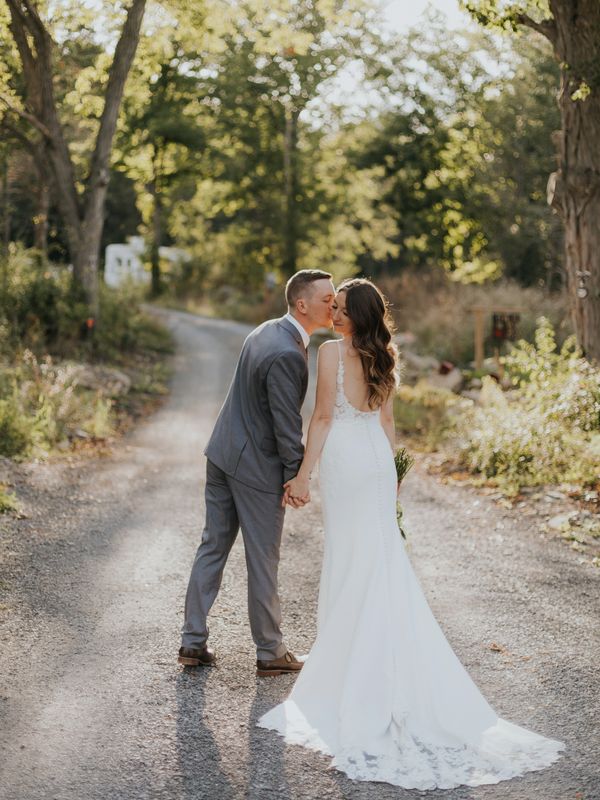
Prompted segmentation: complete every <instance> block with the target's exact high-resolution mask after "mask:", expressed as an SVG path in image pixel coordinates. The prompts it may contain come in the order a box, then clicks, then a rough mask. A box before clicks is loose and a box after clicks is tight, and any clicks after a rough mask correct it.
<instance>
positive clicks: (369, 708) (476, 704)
mask: <svg viewBox="0 0 600 800" xmlns="http://www.w3.org/2000/svg"><path fill="white" fill-rule="evenodd" d="M333 323H334V327H335V329H336V331H337V332H338V333H340V334H341V335H342V339H341V340H337V341H331V342H326V343H325V344H324V345H322V346H321V348H320V350H319V356H318V362H317V394H316V404H315V410H314V413H313V416H312V419H311V422H310V426H309V431H308V440H307V445H306V453H305V457H304V461H303V463H302V467H301V469H300V471H299V473H298V475H297V476H296V478H294V479H293V480H292V481H290V482H289V483H288V484H286V495H285V496H284V500H285V499H289V498H292V499H294V498H296V499H297V500H299V501H300V502H301V501H302V498H306V497H307V495H308V492H309V479H310V474H311V472H312V470H313V468H314V466H315V465H316V463H317V461H318V460H319V458H320V466H319V482H320V489H321V498H322V507H323V518H324V527H325V552H324V560H323V569H322V574H321V583H320V589H319V605H318V614H317V638H316V640H315V643H314V645H313V647H312V649H311V651H310V654H309V656H308V658H307V660H306V663H305V664H304V667H303V669H302V672H301V673H300V674H299V677H298V679H297V681H296V684H295V686H294V688H293V690H292V692H291V694H290V695H289V697H288V699H287V700H286V701H285V702H283V703H281V704H280V705H278V706H276V707H275V708H273V709H272V710H271V711H269V712H268V713H266V714H265V715H263V716H262V717H261V718H260V720H259V721H258V725H259V726H260V727H263V728H269V729H272V730H275V731H277V732H278V733H280V734H282V735H283V736H284V737H285V740H286V741H287V742H290V743H293V744H301V745H304V746H305V747H309V748H311V749H314V750H318V751H321V752H322V753H325V754H327V755H329V756H331V757H332V762H331V763H332V766H334V767H336V768H337V769H339V770H342V771H343V772H345V773H346V774H347V775H348V776H349V777H350V778H353V779H355V780H363V781H385V782H388V783H391V784H395V785H397V786H402V787H405V788H407V789H412V788H414V789H434V788H442V789H447V788H451V787H454V786H459V785H461V784H464V785H467V786H479V785H481V784H487V783H497V782H498V781H501V780H505V779H507V778H512V777H514V776H516V775H522V774H524V773H525V772H528V771H530V770H538V769H542V768H544V767H546V766H548V765H549V764H552V763H553V762H554V761H556V760H557V759H558V758H559V751H560V750H562V749H563V748H564V745H563V744H562V742H559V741H556V740H554V739H546V738H544V737H543V736H540V735H538V734H536V733H533V732H531V731H529V730H526V729H525V728H521V727H519V726H517V725H514V724H512V723H511V722H508V721H506V720H504V719H502V718H500V717H498V715H497V714H496V712H495V711H494V710H493V708H491V706H490V705H489V704H488V703H487V701H486V700H485V698H484V697H483V696H482V694H481V693H480V692H479V690H478V688H477V687H476V686H475V684H474V683H473V681H472V680H471V678H470V677H469V675H468V674H467V672H466V670H465V669H464V667H463V666H462V664H461V663H460V662H459V660H458V658H457V657H456V655H455V654H454V652H453V650H452V649H451V647H450V645H449V644H448V642H447V641H446V638H445V636H444V634H443V633H442V631H441V629H440V628H439V626H438V624H437V622H436V620H435V618H434V616H433V614H432V612H431V610H430V608H429V606H428V604H427V601H426V599H425V596H424V595H423V592H422V590H421V587H420V585H419V583H418V581H417V579H416V577H415V574H414V572H413V570H412V567H411V564H410V562H409V559H408V557H407V555H406V551H405V548H404V543H403V540H402V537H401V536H400V533H399V531H398V526H397V522H396V494H397V483H396V471H395V466H394V458H393V448H394V419H393V394H394V388H395V384H396V377H395V376H396V353H395V350H394V347H393V345H392V344H391V332H390V324H389V321H388V315H387V309H386V304H385V301H384V298H383V296H382V294H381V292H380V291H379V290H378V289H377V287H376V286H374V285H373V284H372V283H371V282H370V281H367V280H363V279H354V280H349V281H346V282H344V283H343V284H342V285H341V286H340V287H339V290H338V293H337V295H336V301H335V305H334V312H333Z"/></svg>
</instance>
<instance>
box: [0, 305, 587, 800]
mask: <svg viewBox="0 0 600 800" xmlns="http://www.w3.org/2000/svg"><path fill="white" fill-rule="evenodd" d="M157 313H160V314H161V315H162V316H163V317H164V319H165V320H166V321H167V322H168V324H169V325H170V326H171V327H172V329H173V331H174V333H175V336H176V339H177V342H178V350H177V353H176V355H175V356H174V362H175V372H174V377H173V381H172V394H171V396H170V398H169V399H168V401H167V402H166V404H165V405H164V406H163V407H162V408H161V409H160V410H159V411H158V412H156V413H155V414H154V415H152V416H151V417H150V418H148V419H147V420H145V421H144V422H143V423H142V424H141V425H139V426H138V427H137V429H136V430H135V431H133V432H132V433H130V434H129V435H128V436H127V437H126V438H125V439H124V440H122V441H121V442H120V443H118V444H117V445H116V446H115V448H114V451H113V452H112V453H111V454H110V455H109V456H106V457H104V458H98V459H92V460H83V459H78V458H65V459H64V460H63V461H60V462H54V463H52V464H38V465H27V466H23V467H19V468H18V469H16V470H15V471H14V474H13V477H14V480H15V481H16V483H17V486H16V489H17V492H18V494H19V496H20V498H21V499H22V503H23V506H24V509H25V511H26V513H27V515H28V516H27V518H24V519H20V520H15V519H11V520H7V519H4V520H3V521H2V523H1V525H2V528H1V539H0V593H1V596H0V674H1V677H0V715H1V716H0V798H1V800H38V799H39V800H41V799H42V798H43V799H44V800H53V799H55V800H76V799H77V800H79V798H82V799H83V798H85V800H96V799H98V800H121V799H122V800H142V798H148V799H154V798H157V799H158V798H161V799H162V798H164V799H165V800H179V798H182V799H183V798H190V800H192V799H193V800H200V798H202V799H204V798H206V799H207V800H208V799H209V798H211V800H238V798H252V800H271V799H273V800H275V799H277V800H287V798H289V799H290V800H292V798H293V799H294V800H309V799H311V800H312V799H313V798H314V799H315V800H317V798H352V800H354V799H355V798H356V800H373V799H374V798H381V800H387V799H388V798H390V799H391V798H397V799H398V800H406V798H416V797H421V796H427V797H431V798H440V800H441V798H446V799H447V800H479V799H480V800H497V799H498V798H502V800H517V799H518V800H599V799H600V715H599V707H598V701H599V698H600V673H599V671H598V665H599V663H600V640H599V625H598V622H599V619H600V613H599V612H600V599H599V598H600V591H599V588H600V571H599V570H597V569H594V568H593V567H591V566H589V565H588V564H583V563H580V559H579V557H578V554H577V553H576V552H574V551H572V550H571V549H569V548H568V547H565V546H564V545H563V544H561V543H560V542H558V541H554V540H549V539H547V538H543V537H542V536H541V535H540V532H539V525H538V524H537V521H536V519H532V518H531V517H526V516H524V515H523V514H521V513H520V512H519V510H518V509H509V508H502V507H499V506H498V505H496V504H495V503H494V502H493V501H492V500H490V499H489V498H486V497H485V496H482V495H481V494H479V493H477V492H475V491H474V490H471V489H466V488H461V487H452V486H445V485H443V484H441V483H439V482H438V481H437V480H436V479H435V478H433V477H431V476H429V475H427V474H426V473H425V471H424V470H423V469H422V468H420V467H419V466H418V465H417V467H416V468H415V469H414V470H413V471H412V473H411V474H410V475H409V477H408V478H407V480H406V482H405V485H404V486H403V490H402V491H403V499H404V505H405V513H406V521H407V527H408V530H409V531H410V534H411V558H412V561H413V564H414V566H415V569H416V571H417V573H418V575H419V578H420V580H421V582H422V584H423V587H424V589H425V592H426V594H427V596H428V599H429V601H430V603H431V606H432V608H433V610H434V613H435V614H436V616H437V618H438V620H439V621H440V623H441V625H442V627H443V628H444V630H445V632H446V634H447V636H448V638H449V640H450V642H451V643H452V645H453V647H454V648H455V650H456V651H457V653H458V655H459V657H460V658H461V660H462V662H463V663H464V664H465V665H466V666H467V668H468V669H469V671H470V673H471V675H472V676H473V678H474V679H475V681H476V682H477V684H478V685H479V686H480V688H481V689H482V691H483V692H484V693H485V695H486V697H487V698H488V699H489V701H490V702H491V704H492V705H493V706H494V707H495V708H496V710H497V711H498V712H499V713H500V714H501V715H502V716H504V717H506V718H507V719H509V720H511V721H513V722H516V723H518V724H522V725H525V726H528V727H530V728H532V729H534V730H536V731H538V732H540V733H543V734H546V735H549V736H552V737H556V738H559V739H562V740H563V741H565V742H566V744H567V751H566V754H565V755H564V756H563V758H562V759H561V760H560V761H559V762H558V763H557V764H556V765H554V766H552V767H550V768H549V769H547V770H544V771H542V772H538V773H531V774H529V775H527V776H525V777H523V778H518V779H515V780H513V781H509V782H504V783H501V784H498V785H496V786H488V787H481V788H478V789H469V788H459V789H456V790H452V791H444V792H442V791H439V792H419V791H415V790H411V791H406V790H401V789H398V788H394V787H391V786H389V785H386V784H359V783H353V782H352V781H350V780H349V779H348V778H346V777H345V776H344V775H342V774H340V773H337V772H336V771H333V770H331V769H329V768H328V761H327V759H326V758H324V757H322V756H319V755H318V754H315V753H311V752H309V751H306V750H304V749H303V748H300V747H290V746H286V745H284V744H283V742H282V740H281V739H280V738H279V737H278V736H277V735H276V734H274V733H272V732H269V731H264V730H260V729H257V728H255V726H254V722H255V721H256V719H257V718H258V717H259V716H260V714H261V713H263V712H264V711H266V710H267V709H268V708H270V707H271V706H272V705H274V704H275V703H277V702H279V701H280V700H282V699H283V698H284V697H285V695H286V694H287V692H288V691H289V689H290V687H291V685H292V681H293V678H292V677H289V676H286V677H282V678H278V679H257V678H256V676H255V667H254V658H255V654H254V649H253V645H252V641H251V638H250V632H249V627H248V622H247V616H246V575H245V564H244V554H243V547H242V543H241V539H239V540H238V542H237V543H236V545H235V547H234V550H233V551H232V554H231V557H230V560H229V563H228V566H227V569H226V572H225V578H224V582H223V587H222V590H221V594H220V596H219V599H218V601H217V603H216V605H215V607H214V609H213V613H212V621H211V643H212V644H213V645H214V646H215V647H216V649H217V653H218V659H219V660H218V666H217V667H215V668H213V669H205V670H202V669H197V670H185V669H182V668H180V667H179V666H178V665H177V663H176V655H177V648H178V646H179V630H180V626H181V621H182V608H183V600H184V593H185V588H186V585H187V579H188V575H189V569H190V566H191V562H192V559H193V556H194V553H195V550H196V547H197V545H198V541H199V537H200V533H201V529H202V522H203V493H202V481H203V472H204V458H203V456H202V449H203V444H204V443H205V441H206V440H207V438H208V435H209V433H210V430H211V427H212V424H213V422H214V419H215V416H216V413H217V411H218V408H219V406H220V403H221V401H222V399H223V397H224V394H225V391H226V389H227V386H228V384H229V381H230V378H231V375H232V372H233V368H234V365H235V360H236V358H237V354H238V352H239V347H240V344H241V341H242V338H243V336H244V335H245V333H246V332H247V330H248V329H247V328H246V327H244V326H242V325H237V324H235V323H230V322H223V321H217V320H208V319H203V318H199V317H194V316H192V315H188V314H184V313H180V312H157ZM309 397H310V389H309ZM321 548H322V527H321V520H320V515H319V499H318V496H315V497H314V502H313V503H312V504H311V505H310V506H309V507H308V508H307V509H305V510H302V511H289V512H288V515H287V520H286V527H285V533H284V544H283V548H282V552H283V557H282V563H281V568H280V585H281V595H282V604H283V613H284V626H285V632H286V637H287V643H288V645H289V646H290V647H291V648H292V649H293V650H294V651H295V652H296V653H306V652H307V651H308V650H309V648H310V644H311V641H312V639H313V637H314V632H315V611H316V598H317V585H318V577H319V565H320V559H321ZM364 646H365V647H368V648H371V649H372V651H373V663H374V665H376V663H377V649H378V643H377V642H376V641H366V642H364Z"/></svg>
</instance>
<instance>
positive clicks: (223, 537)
mask: <svg viewBox="0 0 600 800" xmlns="http://www.w3.org/2000/svg"><path fill="white" fill-rule="evenodd" d="M285 296H286V300H287V304H288V313H287V314H286V315H285V316H284V317H282V318H281V319H272V320H268V321H267V322H264V323H263V324H262V325H260V327H258V328H256V329H255V330H254V331H252V333H251V334H250V335H249V336H248V337H247V339H246V341H245V342H244V345H243V347H242V352H241V353H240V357H239V360H238V363H237V367H236V371H235V375H234V376H233V381H232V383H231V386H230V387H229V392H228V394H227V397H226V399H225V402H224V404H223V407H222V408H221V411H220V413H219V416H218V418H217V422H216V424H215V428H214V430H213V433H212V436H211V437H210V440H209V442H208V445H207V447H206V450H205V451H204V453H205V455H206V457H207V459H208V460H207V464H206V491H205V500H206V520H205V526H204V531H203V534H202V540H201V543H200V547H199V548H198V551H197V553H196V558H195V561H194V565H193V567H192V574H191V575H190V581H189V585H188V590H187V595H186V598H185V622H184V625H183V631H182V642H181V648H180V650H179V659H178V660H179V663H180V664H184V665H186V666H199V665H203V666H206V665H210V664H212V663H213V662H214V660H215V654H214V652H213V650H211V649H210V648H209V647H207V644H206V641H207V639H208V627H207V624H206V618H207V616H208V612H209V611H210V609H211V606H212V604H213V603H214V601H215V598H216V596H217V593H218V591H219V587H220V585H221V578H222V575H223V569H224V567H225V562H226V561H227V556H228V555H229V551H230V550H231V547H232V545H233V543H234V541H235V538H236V536H237V533H238V530H239V529H240V528H241V530H242V536H243V538H244V548H245V551H246V565H247V569H248V615H249V617H250V628H251V630H252V638H253V639H254V643H255V644H256V651H257V662H256V667H257V675H261V676H265V675H281V674H282V673H286V672H297V671H298V670H299V669H301V667H302V662H300V661H297V659H296V658H295V657H294V656H293V655H292V653H290V652H289V651H288V649H287V647H286V646H285V644H284V643H283V638H282V635H281V627H280V626H281V610H280V606H279V595H278V593H277V570H278V567H279V547H280V543H281V531H282V528H283V517H284V514H285V509H284V508H282V505H281V499H282V495H283V484H284V483H285V482H286V481H288V480H290V479H291V478H293V477H294V476H295V475H296V473H297V472H298V469H299V467H300V463H301V461H302V458H303V455H304V447H303V445H302V418H301V416H300V408H301V406H302V403H303V402H304V396H305V394H306V387H307V383H308V359H307V347H308V343H309V339H310V335H311V334H312V333H313V332H314V331H315V330H317V329H318V328H330V327H331V311H332V306H333V301H334V296H335V290H334V288H333V284H332V282H331V275H330V274H329V273H327V272H321V271H320V270H301V271H300V272H297V273H296V274H295V275H293V276H292V277H291V278H290V279H289V281H288V283H287V285H286V287H285ZM306 499H308V498H306ZM289 502H290V504H291V505H294V506H296V507H298V506H299V505H302V501H294V500H290V501H289Z"/></svg>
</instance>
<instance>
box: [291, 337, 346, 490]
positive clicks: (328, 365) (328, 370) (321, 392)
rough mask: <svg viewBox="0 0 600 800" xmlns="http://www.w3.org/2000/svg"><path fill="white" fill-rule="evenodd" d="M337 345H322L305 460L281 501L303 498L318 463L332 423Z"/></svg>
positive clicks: (333, 343) (328, 343)
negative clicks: (290, 498)
mask: <svg viewBox="0 0 600 800" xmlns="http://www.w3.org/2000/svg"><path fill="white" fill-rule="evenodd" d="M337 352H338V351H337V343H336V342H325V344H322V345H321V347H320V348H319V354H318V356H317V392H316V398H315V409H314V411H313V414H312V417H311V418H310V424H309V426H308V436H307V439H306V449H305V452H304V460H303V461H302V465H301V467H300V470H299V471H298V474H297V475H296V477H295V478H292V480H291V481H288V482H287V483H286V484H285V489H286V492H285V495H284V501H285V499H286V498H287V497H288V496H292V497H306V496H307V495H308V485H309V481H310V475H311V472H312V471H313V469H314V466H315V464H316V463H317V461H318V459H319V456H320V455H321V450H322V449H323V445H324V444H325V439H326V438H327V434H328V433H329V428H330V427H331V422H332V420H333V406H334V404H335V390H336V374H337V372H336V370H337V359H338V354H337Z"/></svg>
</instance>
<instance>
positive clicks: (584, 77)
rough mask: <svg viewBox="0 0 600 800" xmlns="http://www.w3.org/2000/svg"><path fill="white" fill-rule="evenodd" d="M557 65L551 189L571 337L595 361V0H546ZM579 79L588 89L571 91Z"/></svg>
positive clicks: (599, 130) (598, 254)
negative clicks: (557, 124) (561, 231)
mask: <svg viewBox="0 0 600 800" xmlns="http://www.w3.org/2000/svg"><path fill="white" fill-rule="evenodd" d="M550 7H551V10H552V14H553V17H554V21H555V38H554V41H553V44H554V49H555V54H556V56H557V58H558V60H559V62H560V63H561V65H563V66H562V77H561V90H560V96H559V105H560V112H561V119H562V131H561V136H560V138H559V142H558V160H559V170H558V173H557V176H556V186H555V190H554V193H553V200H554V205H555V207H557V208H558V210H559V212H560V214H561V215H562V217H563V220H564V225H565V268H566V274H567V288H568V292H569V303H570V309H571V315H572V318H573V324H574V328H575V331H576V334H577V339H578V342H579V345H580V347H581V348H582V350H583V352H584V354H585V355H586V357H587V358H588V359H589V360H594V361H596V362H598V363H600V71H599V70H598V64H600V3H598V0H578V2H576V3H574V2H573V0H551V2H550ZM582 81H585V82H586V84H587V85H588V86H589V89H590V92H589V94H587V96H585V91H586V90H585V89H584V92H582V93H581V99H575V100H574V99H573V94H574V93H575V92H577V90H579V89H580V87H581V86H582Z"/></svg>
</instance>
